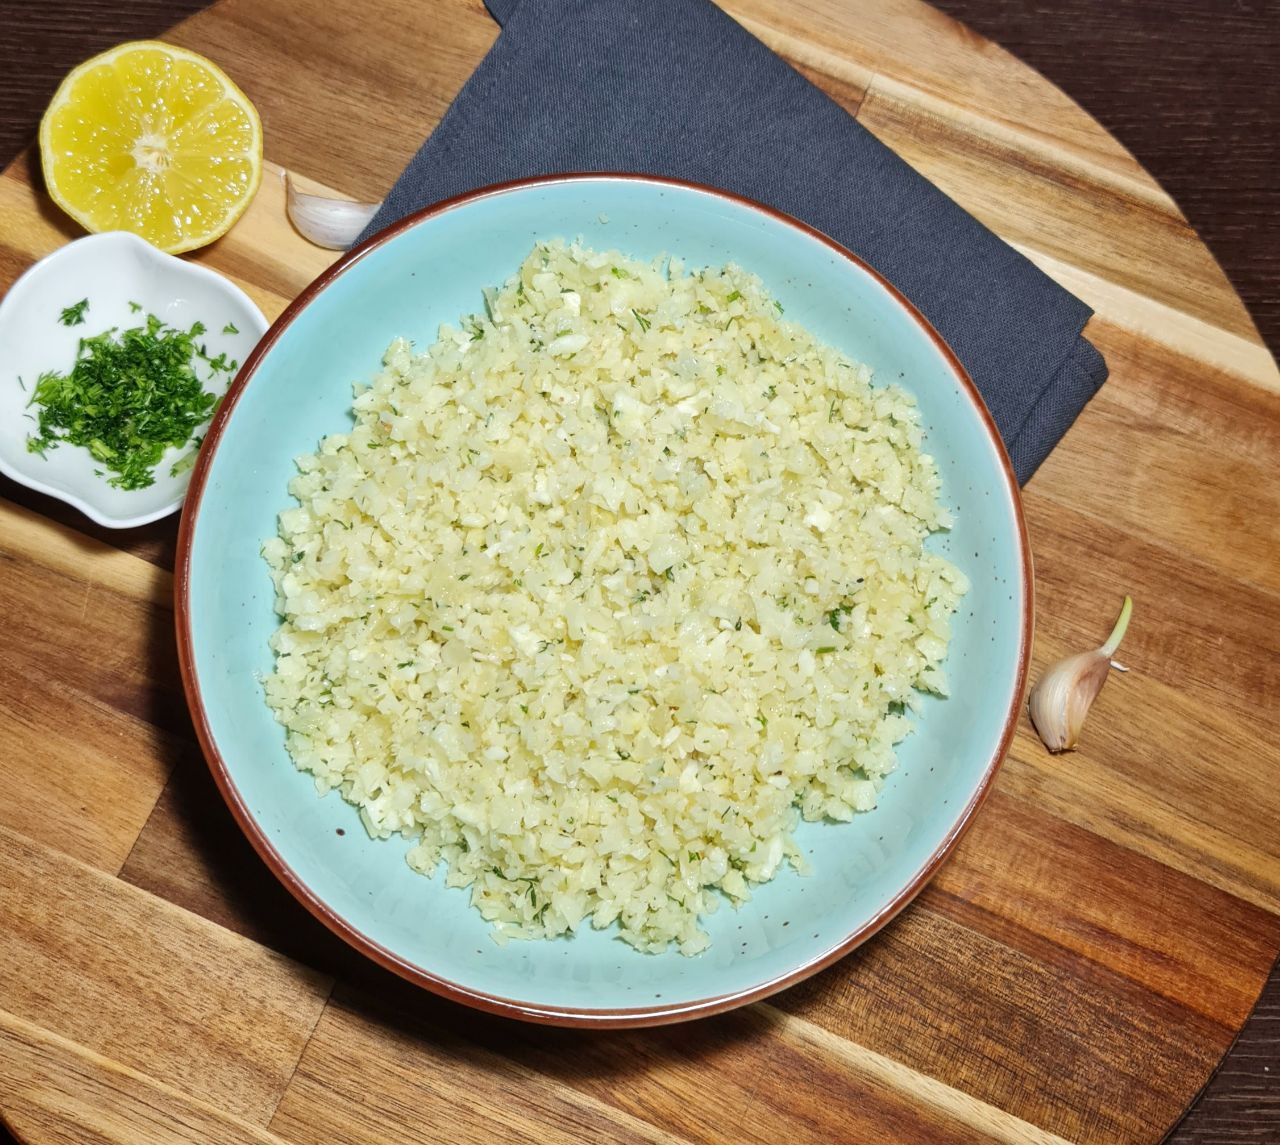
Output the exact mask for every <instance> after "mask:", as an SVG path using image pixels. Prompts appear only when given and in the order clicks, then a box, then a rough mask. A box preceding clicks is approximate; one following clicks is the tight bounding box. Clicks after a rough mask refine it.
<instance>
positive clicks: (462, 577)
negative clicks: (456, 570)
mask: <svg viewBox="0 0 1280 1145" xmlns="http://www.w3.org/2000/svg"><path fill="white" fill-rule="evenodd" d="M470 576H471V574H470V573H463V574H462V575H461V576H460V577H458V579H459V580H467V579H469V578H470Z"/></svg>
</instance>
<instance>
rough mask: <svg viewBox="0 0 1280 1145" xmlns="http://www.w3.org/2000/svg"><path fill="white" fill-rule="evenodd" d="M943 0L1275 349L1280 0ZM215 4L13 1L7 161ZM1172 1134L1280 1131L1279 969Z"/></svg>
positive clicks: (1186, 1143)
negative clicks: (157, 38) (1171, 233)
mask: <svg viewBox="0 0 1280 1145" xmlns="http://www.w3.org/2000/svg"><path fill="white" fill-rule="evenodd" d="M337 2H343V0H335V3H337ZM346 2H349V3H354V2H357V0H346ZM779 2H780V3H785V2H786V0H779ZM848 2H849V3H851V4H856V3H857V0H848ZM933 2H934V3H935V5H936V6H937V7H939V8H941V9H943V10H944V11H946V12H948V13H950V14H951V15H952V16H955V17H956V18H957V19H960V20H963V21H964V22H965V23H967V24H969V25H970V26H971V27H973V28H974V29H976V30H977V31H979V32H981V33H982V34H983V35H985V36H987V37H989V38H990V39H992V40H995V41H997V42H998V43H1000V44H1002V45H1003V46H1004V47H1006V48H1007V49H1009V51H1011V52H1012V53H1013V54H1014V55H1016V56H1018V57H1020V58H1021V59H1023V60H1024V61H1026V62H1027V63H1029V64H1031V65H1032V66H1033V67H1035V68H1037V69H1039V70H1040V71H1041V72H1043V73H1044V74H1045V75H1046V76H1048V77H1049V79H1051V80H1052V81H1053V82H1054V83H1056V84H1057V85H1058V86H1059V87H1061V88H1062V89H1063V90H1064V91H1066V92H1067V93H1068V94H1069V95H1071V96H1072V98H1074V99H1075V100H1076V102H1077V103H1079V104H1081V105H1082V106H1083V107H1084V108H1085V109H1086V110H1088V111H1089V112H1091V113H1092V114H1093V115H1094V117H1095V118H1097V119H1098V120H1099V121H1100V122H1101V123H1102V124H1103V126H1105V127H1106V128H1107V129H1108V130H1110V131H1111V133H1112V134H1113V135H1114V136H1116V138H1117V139H1119V140H1120V142H1121V143H1123V144H1124V145H1125V146H1126V147H1128V148H1129V150H1130V151H1131V152H1132V153H1133V154H1134V155H1135V156H1136V157H1137V158H1138V160H1139V162H1141V163H1142V165H1143V166H1144V167H1146V169H1147V170H1148V171H1150V172H1151V174H1152V175H1154V176H1155V178H1156V179H1158V180H1159V181H1160V183H1162V184H1163V185H1164V187H1165V189H1166V190H1168V191H1169V193H1170V194H1171V195H1172V196H1173V198H1174V199H1175V200H1176V201H1177V203H1178V205H1179V206H1180V207H1181V208H1182V211H1183V213H1184V214H1185V215H1186V216H1187V218H1188V219H1189V220H1190V222H1191V224H1192V225H1193V226H1194V227H1195V228H1196V230H1197V231H1198V232H1199V233H1200V235H1201V236H1202V237H1203V238H1204V240H1205V242H1206V243H1207V244H1208V246H1209V249H1210V250H1212V251H1213V253H1214V254H1215V255H1216V256H1217V258H1218V261H1219V262H1220V263H1221V264H1222V266H1223V268H1224V269H1225V270H1226V272H1227V276H1228V277H1229V278H1230V279H1231V281H1232V283H1233V284H1234V285H1235V287H1236V290H1237V291H1238V292H1239V294H1240V297H1241V298H1242V299H1243V300H1244V302H1245V304H1246V305H1247V306H1248V308H1249V311H1250V313H1251V314H1252V315H1253V318H1254V321H1255V322H1256V323H1257V325H1258V329H1259V330H1260V331H1261V333H1262V335H1263V338H1264V339H1265V340H1266V342H1267V345H1268V346H1269V347H1270V348H1271V350H1272V352H1273V353H1274V352H1275V351H1276V347H1277V345H1278V344H1280V0H933ZM205 6H206V5H205V3H202V2H200V0H38V2H37V3H30V2H27V3H22V2H19V0H0V166H3V165H4V164H7V163H8V162H9V161H10V160H11V159H12V158H13V157H14V156H15V155H16V154H17V153H18V152H19V150H21V149H22V148H23V147H25V146H26V145H27V143H28V142H29V141H30V140H31V138H32V136H33V135H34V133H35V129H36V125H37V123H38V122H39V118H40V114H41V112H42V111H43V110H44V106H45V104H46V102H47V101H48V99H49V97H50V96H51V95H52V94H53V91H54V89H55V88H56V87H57V84H58V81H59V80H60V79H61V78H62V76H63V74H64V73H65V72H66V71H67V70H68V69H69V68H70V67H71V66H72V65H73V64H76V63H79V62H80V61H81V60H83V59H84V58H85V57H87V56H89V55H92V54H93V53H95V52H98V51H101V50H102V49H104V48H106V47H109V46H111V45H112V44H115V43H118V42H120V41H121V40H130V39H141V38H145V37H148V36H154V35H156V34H157V33H159V32H161V31H163V30H164V29H165V28H167V27H169V26H170V25H172V24H174V23H176V22H177V21H178V20H179V19H181V18H182V17H184V16H187V15H190V14H191V13H192V12H195V11H197V10H199V9H200V8H203V7H205ZM1277 466H1278V467H1280V458H1277ZM1277 830H1280V824H1278V825H1277ZM4 1136H5V1132H4V1129H3V1127H0V1139H3V1138H4ZM1169 1140H1170V1141H1171V1142H1172V1143H1174V1145H1193V1143H1194V1145H1210V1143H1213V1145H1228V1143H1232V1145H1234V1143H1236V1142H1280V975H1278V974H1277V973H1276V972H1274V971H1273V972H1272V976H1271V981H1270V983H1269V984H1268V986H1267V989H1266V990H1265V991H1264V994H1263V998H1262V1000H1261V1001H1260V1002H1259V1004H1258V1008H1257V1011H1256V1012H1255V1013H1254V1015H1253V1017H1252V1018H1251V1019H1250V1021H1249V1024H1248V1025H1247V1026H1246V1027H1245V1030H1244V1032H1243V1033H1242V1034H1241V1037H1240V1040H1239V1042H1238V1043H1237V1044H1236V1046H1235V1048H1234V1049H1233V1050H1232V1051H1231V1053H1230V1054H1228V1055H1227V1058H1226V1060H1225V1062H1224V1064H1223V1066H1222V1068H1221V1069H1220V1070H1219V1072H1218V1075H1217V1076H1216V1077H1215V1078H1214V1080H1213V1082H1211V1084H1210V1085H1209V1088H1208V1090H1207V1091H1206V1092H1205V1094H1204V1096H1203V1097H1202V1098H1201V1099H1200V1101H1199V1102H1198V1103H1197V1104H1196V1106H1195V1107H1194V1109H1193V1110H1192V1111H1191V1113H1190V1114H1189V1115H1188V1117H1187V1118H1186V1120H1185V1121H1184V1122H1183V1123H1182V1125H1181V1126H1179V1127H1178V1129H1176V1130H1175V1131H1174V1133H1173V1134H1172V1135H1171V1137H1170V1138H1169Z"/></svg>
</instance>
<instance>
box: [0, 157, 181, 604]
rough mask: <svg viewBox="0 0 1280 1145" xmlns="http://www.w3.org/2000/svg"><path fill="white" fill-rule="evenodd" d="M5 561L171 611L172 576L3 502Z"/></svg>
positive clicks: (0, 522)
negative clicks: (21, 564)
mask: <svg viewBox="0 0 1280 1145" xmlns="http://www.w3.org/2000/svg"><path fill="white" fill-rule="evenodd" d="M2 181H3V180H0V182H2ZM0 555H3V556H5V557H9V558H12V559H20V560H22V561H24V562H26V563H27V564H31V565H40V566H41V567H43V568H45V569H48V570H50V571H51V572H56V573H61V574H63V575H64V576H67V577H69V578H73V579H75V580H76V581H78V582H79V583H81V584H84V585H86V586H88V585H92V586H93V587H95V588H102V589H106V590H107V591H108V592H109V593H112V594H114V595H116V596H120V597H124V598H125V599H127V600H130V601H135V602H141V603H145V604H149V605H152V606H153V607H156V608H170V607H171V606H172V602H173V575H172V574H171V573H170V572H169V571H168V570H166V569H161V568H157V567H156V566H155V565H153V564H151V563H150V562H149V561H144V560H141V559H139V558H138V557H135V556H133V555H132V554H131V553H127V552H122V551H121V550H120V549H118V548H116V547H114V546H113V545H110V544H107V543H105V542H103V541H95V540H93V539H92V538H90V537H87V536H85V535H84V534H83V533H80V532H77V531H76V530H75V529H72V528H68V527H67V526H65V525H58V524H56V523H54V522H52V521H50V520H48V519H47V518H45V517H42V516H41V515H40V514H38V513H33V512H32V511H31V510H30V509H24V508H22V507H21V506H19V505H15V504H13V503H12V502H10V501H6V500H4V499H3V498H0Z"/></svg>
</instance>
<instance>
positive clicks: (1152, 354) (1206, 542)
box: [1032, 322, 1280, 667]
mask: <svg viewBox="0 0 1280 1145" xmlns="http://www.w3.org/2000/svg"><path fill="white" fill-rule="evenodd" d="M1091 333H1092V335H1093V337H1094V340H1095V342H1096V343H1097V345H1098V346H1099V348H1100V349H1101V350H1102V351H1103V353H1105V354H1106V356H1107V362H1108V365H1109V366H1110V368H1111V380H1110V381H1109V382H1108V384H1107V385H1106V386H1104V387H1103V389H1102V390H1101V392H1100V393H1099V394H1098V396H1097V397H1096V398H1094V400H1093V401H1092V402H1090V404H1089V406H1088V408H1087V410H1086V411H1085V414H1084V415H1083V416H1082V417H1081V418H1080V419H1079V420H1078V421H1077V423H1076V424H1075V425H1074V426H1073V427H1072V429H1071V440H1070V444H1071V449H1070V451H1069V452H1062V453H1057V452H1055V453H1054V454H1051V455H1050V456H1049V458H1048V459H1047V460H1046V462H1045V464H1044V466H1043V467H1042V472H1041V473H1039V474H1037V478H1036V479H1035V481H1034V484H1033V486H1032V488H1033V490H1034V492H1035V493H1036V494H1038V495H1040V496H1045V497H1048V498H1049V499H1051V500H1052V501H1053V502H1054V504H1055V505H1061V506H1063V507H1064V508H1067V509H1069V510H1072V511H1074V512H1077V513H1086V514H1088V515H1089V516H1091V517H1094V518H1096V519H1098V520H1100V521H1102V522H1105V523H1106V524H1108V525H1110V526H1113V527H1116V528H1119V529H1122V530H1125V531H1127V532H1129V533H1131V534H1132V535H1134V536H1135V537H1140V538H1143V539H1145V540H1147V541H1150V542H1154V543H1156V544H1158V545H1160V546H1162V547H1163V548H1164V549H1165V552H1166V553H1167V555H1166V557H1165V558H1164V559H1163V560H1162V562H1161V567H1160V568H1159V569H1156V570H1153V573H1152V579H1155V578H1157V577H1159V578H1160V579H1164V577H1165V575H1166V571H1167V570H1168V569H1169V568H1170V567H1171V566H1176V565H1177V564H1178V563H1179V562H1180V561H1182V560H1186V559H1194V560H1196V561H1198V562H1200V563H1202V564H1204V565H1206V566H1209V567H1211V568H1213V569H1214V570H1215V571H1216V572H1217V573H1218V574H1219V579H1225V577H1226V576H1228V575H1230V576H1234V577H1235V578H1237V579H1238V580H1240V581H1241V582H1243V583H1245V584H1253V585H1257V586H1259V587H1261V588H1264V589H1269V590H1271V591H1272V592H1275V591H1276V590H1280V560H1277V559H1276V554H1277V552H1280V482H1277V481H1276V480H1275V471H1276V458H1277V457H1278V456H1280V389H1277V390H1275V391H1272V390H1271V389H1267V388H1255V387H1252V386H1247V385H1246V386H1242V385H1240V383H1239V381H1238V380H1237V379H1236V378H1235V377H1230V376H1224V374H1223V371H1221V370H1219V369H1215V368H1214V367H1212V366H1210V365H1208V364H1207V363H1205V362H1203V361H1200V360H1196V359H1191V358H1185V357H1183V356H1181V355H1179V354H1176V353H1174V352H1172V351H1170V350H1169V349H1167V348H1165V347H1164V346H1161V345H1160V344H1159V343H1157V342H1151V341H1148V340H1146V339H1139V338H1135V337H1133V336H1132V335H1130V334H1126V333H1122V332H1121V331H1118V330H1117V329H1116V328H1115V327H1113V326H1111V325H1110V324H1109V323H1107V322H1095V323H1094V324H1093V326H1092V328H1091ZM1219 612H1222V613H1224V614H1228V615H1224V616H1221V617H1220V616H1219V615H1218V613H1219ZM1230 612H1231V610H1230V609H1220V608H1217V609H1211V610H1210V611H1209V612H1208V613H1207V614H1206V616H1207V617H1211V618H1212V620H1213V622H1215V623H1216V622H1219V621H1221V620H1226V622H1227V623H1228V624H1231V625H1233V626H1235V625H1239V624H1240V623H1241V622H1242V621H1244V618H1243V617H1235V618H1233V617H1231V616H1230V615H1229V613H1230ZM1277 647H1280V645H1278V644H1277V643H1274V642H1273V643H1272V644H1271V649H1275V648H1277ZM1188 667H1193V664H1188Z"/></svg>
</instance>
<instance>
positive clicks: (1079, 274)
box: [1013, 243, 1280, 392]
mask: <svg viewBox="0 0 1280 1145" xmlns="http://www.w3.org/2000/svg"><path fill="white" fill-rule="evenodd" d="M1013 246H1014V247H1015V248H1016V249H1017V250H1019V251H1021V252H1022V253H1023V254H1024V255H1026V256H1027V258H1029V259H1030V260H1031V261H1032V262H1034V263H1035V264H1036V266H1038V267H1039V268H1040V269H1041V270H1043V271H1044V272H1045V274H1047V275H1048V276H1049V277H1050V278H1052V279H1053V280H1054V281H1055V282H1057V283H1058V284H1059V285H1060V286H1063V287H1065V288H1066V289H1067V290H1069V291H1071V293H1072V294H1074V295H1075V296H1076V297H1077V298H1079V299H1081V300H1082V301H1084V302H1087V303H1088V304H1089V305H1090V306H1091V307H1093V309H1094V310H1095V311H1097V312H1098V314H1099V315H1104V316H1105V319H1102V318H1097V319H1094V320H1093V321H1092V322H1091V323H1090V325H1089V326H1088V328H1087V329H1086V331H1085V333H1086V336H1088V337H1090V338H1094V337H1097V335H1098V328H1099V326H1100V325H1103V324H1105V325H1107V326H1111V327H1114V328H1116V329H1117V330H1120V331H1123V332H1124V334H1127V335H1136V336H1137V337H1138V338H1140V339H1142V340H1143V341H1144V342H1147V343H1155V344H1157V345H1159V346H1162V347H1164V348H1165V349H1166V350H1168V351H1170V352H1172V353H1173V354H1175V355H1179V356H1181V357H1183V358H1186V359H1190V360H1193V361H1196V362H1199V363H1201V364H1202V365H1205V366H1208V367H1210V369H1212V370H1213V371H1214V372H1217V373H1227V374H1230V375H1232V377H1233V379H1243V380H1244V381H1247V382H1250V383H1252V384H1253V385H1256V386H1261V387H1262V388H1263V389H1267V390H1272V391H1277V392H1280V369H1277V368H1276V362H1275V359H1274V358H1272V356H1271V353H1270V351H1268V350H1267V348H1266V347H1265V346H1264V345H1262V343H1261V342H1260V341H1258V340H1257V338H1256V336H1253V335H1249V336H1244V335H1240V334H1229V333H1228V332H1227V331H1225V330H1222V329H1220V328H1219V327H1217V326H1213V325H1211V324H1210V323H1208V322H1205V321H1203V320H1201V319H1199V318H1193V317H1191V315H1189V314H1184V313H1183V312H1182V311H1181V310H1176V309H1174V308H1173V307H1172V306H1169V305H1167V304H1166V303H1163V302H1157V301H1156V300H1155V299H1153V298H1148V297H1146V296H1145V295H1143V294H1140V293H1139V292H1138V291H1136V290H1129V289H1127V288H1126V287H1123V286H1119V285H1117V284H1116V283H1114V282H1111V281H1110V280H1109V279H1107V278H1104V277H1102V276H1101V275H1098V274H1094V273H1091V272H1089V271H1087V270H1081V269H1080V268H1079V267H1077V266H1073V265H1072V264H1071V263H1070V262H1066V261H1064V260H1063V259H1059V258H1054V257H1053V256H1052V255H1048V254H1045V253H1044V251H1041V250H1037V249H1036V248H1035V247H1031V246H1026V245H1024V244H1018V243H1014V244H1013Z"/></svg>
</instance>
